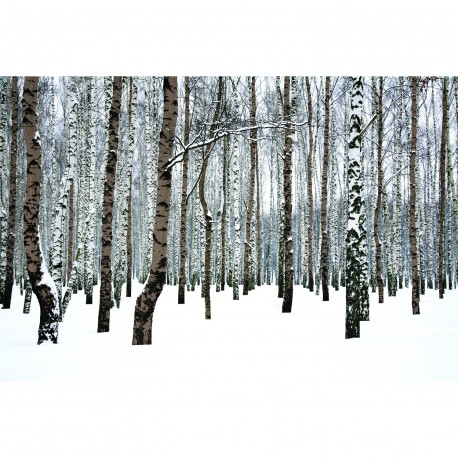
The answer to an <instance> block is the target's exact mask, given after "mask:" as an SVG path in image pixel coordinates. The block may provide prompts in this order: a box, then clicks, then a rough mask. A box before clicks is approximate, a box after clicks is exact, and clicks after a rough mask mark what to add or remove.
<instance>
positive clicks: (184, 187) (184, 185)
mask: <svg viewBox="0 0 458 458" xmlns="http://www.w3.org/2000/svg"><path fill="white" fill-rule="evenodd" d="M190 94H191V88H190V85H189V76H186V77H185V80H184V144H185V145H188V144H189V96H190ZM188 163H189V154H188V151H185V152H184V153H183V171H182V181H181V222H180V234H181V235H180V277H179V280H178V303H179V304H184V301H185V285H186V234H187V232H188V231H187V227H186V213H187V208H188V203H187V202H188V201H187V198H186V197H187V196H186V194H187V192H188Z"/></svg>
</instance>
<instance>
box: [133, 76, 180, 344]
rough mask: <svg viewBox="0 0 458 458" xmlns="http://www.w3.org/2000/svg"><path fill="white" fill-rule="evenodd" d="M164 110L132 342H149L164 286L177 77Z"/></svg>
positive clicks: (166, 87)
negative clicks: (145, 271)
mask: <svg viewBox="0 0 458 458" xmlns="http://www.w3.org/2000/svg"><path fill="white" fill-rule="evenodd" d="M163 92H164V112H163V117H162V129H161V133H160V141H159V156H158V173H157V197H156V221H155V224H154V232H153V256H152V259H151V268H150V273H149V278H148V281H147V283H146V285H145V287H144V289H143V291H142V293H141V294H140V295H139V296H138V298H137V303H136V305H135V316H134V326H133V338H132V344H133V345H150V344H151V334H152V326H153V313H154V308H155V307H156V302H157V300H158V298H159V296H160V295H161V292H162V289H163V288H164V283H165V277H166V269H167V226H168V221H169V208H170V207H169V206H170V197H171V189H172V173H171V170H170V169H169V168H168V167H167V165H168V162H169V160H170V159H171V157H172V148H173V140H174V137H175V127H176V123H177V116H178V101H177V77H176V76H165V77H164V83H163Z"/></svg>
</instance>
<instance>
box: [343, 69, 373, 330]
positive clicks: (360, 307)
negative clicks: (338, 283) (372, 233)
mask: <svg viewBox="0 0 458 458" xmlns="http://www.w3.org/2000/svg"><path fill="white" fill-rule="evenodd" d="M362 107H363V78H362V77H361V76H359V77H352V93H351V117H350V134H349V150H348V175H347V176H348V181H347V185H348V225H347V238H346V244H347V265H346V291H345V297H346V321H345V338H346V339H350V338H353V337H359V336H360V321H362V320H368V319H369V292H368V284H367V248H366V243H367V242H366V229H365V217H364V192H363V191H364V190H363V176H362V174H361V160H362V153H361V134H362V115H363V110H362Z"/></svg>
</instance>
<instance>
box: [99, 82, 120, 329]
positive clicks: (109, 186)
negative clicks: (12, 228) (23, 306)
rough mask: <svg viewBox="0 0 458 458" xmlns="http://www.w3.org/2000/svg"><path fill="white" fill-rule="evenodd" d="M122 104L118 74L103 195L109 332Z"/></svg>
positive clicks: (103, 308) (103, 295)
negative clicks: (115, 190) (113, 226)
mask: <svg viewBox="0 0 458 458" xmlns="http://www.w3.org/2000/svg"><path fill="white" fill-rule="evenodd" d="M120 108H121V77H120V76H115V77H114V81H113V100H112V105H111V109H110V126H109V140H108V158H107V164H106V168H105V185H104V195H103V224H102V268H101V277H100V302H99V316H98V327H97V332H108V331H109V330H110V309H111V307H112V279H111V277H112V270H111V257H112V256H111V255H112V243H111V241H112V235H113V234H112V232H113V231H112V222H113V221H112V213H113V198H114V187H115V173H116V161H117V150H118V131H119V112H120Z"/></svg>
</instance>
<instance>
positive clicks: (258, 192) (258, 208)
mask: <svg viewBox="0 0 458 458" xmlns="http://www.w3.org/2000/svg"><path fill="white" fill-rule="evenodd" d="M255 170H256V223H257V224H256V227H257V237H256V238H257V241H256V246H257V247H258V263H257V267H258V270H257V274H256V284H257V285H258V286H261V283H262V273H261V272H262V264H261V263H262V239H261V189H260V187H259V186H260V185H259V172H260V169H259V148H257V147H256V164H255Z"/></svg>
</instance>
